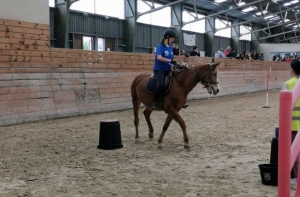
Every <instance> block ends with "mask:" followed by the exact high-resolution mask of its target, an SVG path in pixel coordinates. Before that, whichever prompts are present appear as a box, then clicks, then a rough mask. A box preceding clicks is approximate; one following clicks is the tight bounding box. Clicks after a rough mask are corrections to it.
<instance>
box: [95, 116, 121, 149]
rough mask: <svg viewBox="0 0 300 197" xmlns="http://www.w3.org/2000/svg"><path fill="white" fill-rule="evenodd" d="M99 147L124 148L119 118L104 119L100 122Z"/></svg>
mask: <svg viewBox="0 0 300 197" xmlns="http://www.w3.org/2000/svg"><path fill="white" fill-rule="evenodd" d="M97 147H98V148H99V149H104V150H113V149H118V148H123V145H122V137H121V129H120V123H119V121H118V120H103V121H101V122H100V130H99V145H98V146H97Z"/></svg>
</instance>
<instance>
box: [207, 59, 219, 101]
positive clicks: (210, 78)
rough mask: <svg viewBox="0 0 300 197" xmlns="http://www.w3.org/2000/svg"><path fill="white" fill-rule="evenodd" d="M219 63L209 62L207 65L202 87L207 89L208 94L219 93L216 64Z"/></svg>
mask: <svg viewBox="0 0 300 197" xmlns="http://www.w3.org/2000/svg"><path fill="white" fill-rule="evenodd" d="M219 64H220V63H217V64H215V63H211V64H210V65H209V72H208V74H207V75H206V80H205V83H204V84H203V85H204V87H205V88H206V89H207V92H208V93H209V94H214V95H216V94H218V93H219V82H218V65H219Z"/></svg>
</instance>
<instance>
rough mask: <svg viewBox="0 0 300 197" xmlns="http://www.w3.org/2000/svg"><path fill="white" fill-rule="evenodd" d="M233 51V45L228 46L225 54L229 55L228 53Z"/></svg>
mask: <svg viewBox="0 0 300 197" xmlns="http://www.w3.org/2000/svg"><path fill="white" fill-rule="evenodd" d="M230 52H231V46H228V47H227V48H226V49H225V51H224V55H225V56H226V57H227V55H228V54H229V53H230Z"/></svg>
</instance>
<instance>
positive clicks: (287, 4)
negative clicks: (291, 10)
mask: <svg viewBox="0 0 300 197" xmlns="http://www.w3.org/2000/svg"><path fill="white" fill-rule="evenodd" d="M289 5H292V4H291V3H285V4H283V6H289Z"/></svg>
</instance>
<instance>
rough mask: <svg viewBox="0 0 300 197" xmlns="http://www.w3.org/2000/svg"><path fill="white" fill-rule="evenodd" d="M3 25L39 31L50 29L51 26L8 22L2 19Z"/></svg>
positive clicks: (0, 22) (0, 20)
mask: <svg viewBox="0 0 300 197" xmlns="http://www.w3.org/2000/svg"><path fill="white" fill-rule="evenodd" d="M0 24H1V25H9V26H16V27H28V28H37V29H46V30H47V29H48V30H49V29H50V26H49V25H47V24H40V23H30V22H24V21H16V20H6V19H0Z"/></svg>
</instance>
